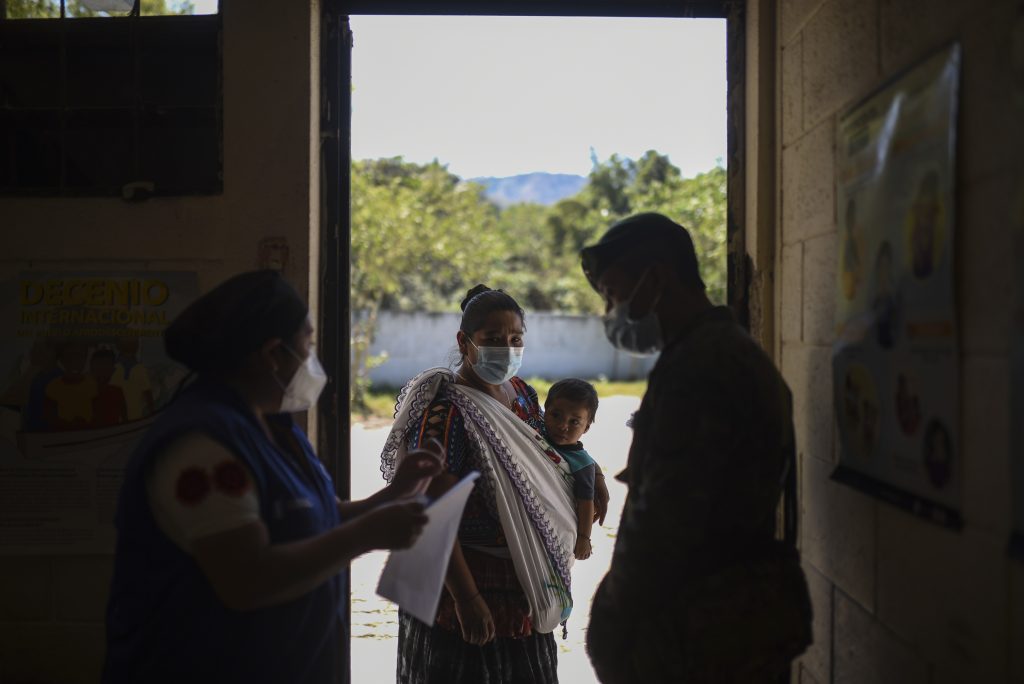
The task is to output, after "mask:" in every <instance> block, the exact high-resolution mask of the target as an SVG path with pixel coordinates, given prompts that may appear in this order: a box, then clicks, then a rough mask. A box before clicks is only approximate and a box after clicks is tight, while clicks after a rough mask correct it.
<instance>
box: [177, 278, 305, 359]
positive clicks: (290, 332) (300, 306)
mask: <svg viewBox="0 0 1024 684" xmlns="http://www.w3.org/2000/svg"><path fill="white" fill-rule="evenodd" d="M308 312H309V309H308V308H307V306H306V303H305V302H304V301H302V299H301V298H300V297H299V295H298V293H296V292H295V290H294V288H292V286H291V285H289V284H288V283H287V282H285V281H284V279H283V278H282V277H281V276H280V274H279V273H277V272H276V271H269V270H266V271H251V272H249V273H242V274H240V275H237V276H234V277H233V278H230V279H228V280H226V281H224V282H223V283H221V284H220V285H218V286H217V287H215V288H214V289H213V290H211V291H210V292H208V293H206V294H205V295H203V296H202V297H200V298H199V299H197V300H196V301H194V302H193V303H192V304H190V305H189V306H188V308H186V309H185V310H184V311H182V312H181V314H180V315H179V316H178V317H177V318H176V319H174V321H173V322H172V323H171V324H170V325H169V326H168V327H167V330H165V331H164V346H165V348H166V350H167V355H168V356H169V357H170V358H172V359H174V360H175V361H178V362H179V363H181V364H183V365H185V366H187V367H188V368H189V369H190V370H192V371H193V372H195V373H198V374H200V375H203V374H211V373H223V372H230V371H233V370H235V369H237V368H238V367H239V366H240V365H241V364H242V362H243V361H244V360H245V358H246V357H247V356H248V355H249V354H251V353H252V352H254V351H256V350H257V349H259V348H260V347H261V346H262V345H263V343H264V342H266V341H267V340H270V339H274V338H280V339H282V340H285V341H286V342H287V341H288V340H290V339H291V338H292V337H293V336H294V335H295V333H297V332H298V331H299V328H300V327H301V326H302V324H303V322H304V321H305V320H306V316H307V314H308Z"/></svg>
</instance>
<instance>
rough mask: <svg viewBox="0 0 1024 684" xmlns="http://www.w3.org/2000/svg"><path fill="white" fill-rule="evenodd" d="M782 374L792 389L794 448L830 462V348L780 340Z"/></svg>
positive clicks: (832, 448)
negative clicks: (787, 342) (781, 342)
mask: <svg viewBox="0 0 1024 684" xmlns="http://www.w3.org/2000/svg"><path fill="white" fill-rule="evenodd" d="M782 375H783V377H785V379H786V383H787V384H788V385H789V389H790V390H791V391H792V392H793V425H794V428H795V430H796V448H797V451H798V452H799V453H800V454H802V455H804V456H809V457H813V458H814V459H817V460H820V461H823V462H825V463H829V464H831V463H832V462H833V461H834V460H835V440H834V438H833V435H834V434H835V421H834V420H833V418H832V354H831V350H829V349H828V348H827V347H808V346H803V345H798V344H793V343H790V344H786V343H783V345H782Z"/></svg>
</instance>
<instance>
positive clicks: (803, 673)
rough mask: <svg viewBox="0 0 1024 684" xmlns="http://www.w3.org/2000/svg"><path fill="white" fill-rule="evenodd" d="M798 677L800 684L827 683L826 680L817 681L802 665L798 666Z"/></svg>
mask: <svg viewBox="0 0 1024 684" xmlns="http://www.w3.org/2000/svg"><path fill="white" fill-rule="evenodd" d="M798 676H799V679H798V681H799V682H800V684H826V682H828V680H827V679H818V678H816V677H815V676H814V675H813V674H811V671H810V670H808V669H807V668H806V667H804V666H803V665H800V667H799V675H798Z"/></svg>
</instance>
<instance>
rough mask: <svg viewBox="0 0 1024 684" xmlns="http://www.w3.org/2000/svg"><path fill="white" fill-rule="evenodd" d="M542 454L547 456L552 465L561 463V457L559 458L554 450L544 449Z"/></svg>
mask: <svg viewBox="0 0 1024 684" xmlns="http://www.w3.org/2000/svg"><path fill="white" fill-rule="evenodd" d="M544 453H546V454H547V455H548V458H550V459H551V462H552V463H555V464H558V463H561V462H562V457H561V456H559V455H558V454H557V453H556V452H555V450H554V449H545V450H544Z"/></svg>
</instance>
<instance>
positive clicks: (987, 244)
mask: <svg viewBox="0 0 1024 684" xmlns="http://www.w3.org/2000/svg"><path fill="white" fill-rule="evenodd" d="M1018 191H1019V186H1018V185H1016V184H1015V182H1014V178H1013V176H1011V175H1009V174H1006V175H1000V176H994V177H990V178H988V179H987V180H985V181H982V182H978V183H974V184H967V185H966V187H964V190H963V191H962V192H960V193H959V197H960V199H961V202H962V203H963V205H962V206H961V207H960V210H959V211H957V212H956V216H957V225H956V228H955V230H956V233H957V235H956V238H955V239H954V241H953V244H954V249H955V250H957V251H956V254H955V260H956V264H957V269H956V273H957V281H958V285H957V287H958V290H959V295H960V296H959V297H958V304H960V309H959V315H960V330H961V337H960V339H961V343H962V345H963V350H962V351H963V352H964V353H966V354H991V355H1004V354H1006V353H1007V349H1008V341H1009V334H1010V321H1011V318H1012V307H1011V306H1009V304H1008V302H1007V299H1006V296H1005V295H1007V294H1008V293H1011V292H1013V289H1014V280H1013V278H1014V274H1015V273H1016V269H1017V268H1018V267H1019V264H1017V263H1015V262H1014V245H1013V231H1012V226H1013V225H1014V222H1015V219H1016V217H1015V214H1014V212H1015V211H1017V210H1018V208H1017V206H1015V205H1016V204H1017V202H1016V201H1014V200H1012V199H1011V198H1016V197H1017V195H1016V194H1015V193H1016V192H1018Z"/></svg>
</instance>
